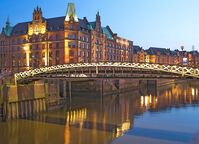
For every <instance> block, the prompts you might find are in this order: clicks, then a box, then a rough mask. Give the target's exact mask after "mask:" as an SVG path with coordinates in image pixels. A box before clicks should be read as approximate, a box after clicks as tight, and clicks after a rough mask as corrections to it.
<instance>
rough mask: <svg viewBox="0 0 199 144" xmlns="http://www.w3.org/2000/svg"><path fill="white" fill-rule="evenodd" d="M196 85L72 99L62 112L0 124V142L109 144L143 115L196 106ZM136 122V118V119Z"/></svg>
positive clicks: (197, 96)
mask: <svg viewBox="0 0 199 144" xmlns="http://www.w3.org/2000/svg"><path fill="white" fill-rule="evenodd" d="M198 86H199V83H196V82H192V83H184V84H175V85H169V86H164V87H160V88H156V87H154V86H148V88H147V89H141V90H134V91H131V92H127V93H123V94H115V95H111V96H103V97H100V96H91V95H89V93H88V94H87V96H73V98H72V103H70V101H68V102H67V104H66V107H65V108H64V109H61V110H58V111H52V112H48V113H44V114H41V115H37V116H34V117H32V118H28V119H26V120H17V121H13V122H7V123H0V140H1V141H0V143H1V142H2V143H12V144H15V143H16V144H25V143H30V144H36V143H48V144H51V143H52V144H54V143H60V144H62V143H63V144H85V143H95V144H108V143H111V141H112V140H113V139H115V138H116V137H119V136H121V135H123V134H124V133H125V132H126V131H128V130H129V129H133V128H134V123H135V120H137V118H139V117H142V115H143V114H144V113H145V112H150V113H162V112H164V111H170V110H171V108H173V107H174V108H178V109H179V108H181V107H187V106H193V107H197V106H198V102H199V95H198ZM138 121H139V119H138Z"/></svg>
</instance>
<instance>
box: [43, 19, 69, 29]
mask: <svg viewBox="0 0 199 144" xmlns="http://www.w3.org/2000/svg"><path fill="white" fill-rule="evenodd" d="M46 21H47V30H48V31H56V30H63V29H64V21H65V17H64V16H62V17H56V18H49V19H46Z"/></svg>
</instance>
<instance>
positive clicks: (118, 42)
mask: <svg viewBox="0 0 199 144" xmlns="http://www.w3.org/2000/svg"><path fill="white" fill-rule="evenodd" d="M132 49H133V42H132V41H129V40H127V39H124V38H121V37H118V36H117V34H115V33H113V32H112V30H111V28H110V27H109V26H106V27H102V26H101V19H100V14H99V12H98V13H97V14H96V20H95V21H94V22H89V21H88V20H87V18H86V17H84V18H83V19H79V18H78V17H77V15H76V11H75V6H74V4H73V3H69V4H68V8H67V12H66V16H63V17H56V18H48V19H47V18H44V17H43V13H42V10H41V8H39V7H37V8H36V9H34V12H33V19H32V21H30V22H23V23H18V24H16V25H15V26H13V27H12V26H11V25H10V22H9V19H8V20H7V22H6V26H5V28H3V29H2V32H1V34H0V70H1V72H3V71H5V72H7V71H12V72H16V71H23V70H27V69H30V68H37V67H43V66H52V65H59V64H66V63H78V62H107V61H113V62H114V61H119V62H120V61H121V62H125V61H126V62H131V61H132V55H133V54H132V52H133V51H132Z"/></svg>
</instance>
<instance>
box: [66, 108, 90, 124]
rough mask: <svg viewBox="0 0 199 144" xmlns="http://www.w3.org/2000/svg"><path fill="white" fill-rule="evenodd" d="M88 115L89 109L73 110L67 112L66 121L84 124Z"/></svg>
mask: <svg viewBox="0 0 199 144" xmlns="http://www.w3.org/2000/svg"><path fill="white" fill-rule="evenodd" d="M86 117H87V109H86V108H84V109H79V110H73V111H70V112H67V113H66V122H67V123H70V124H71V123H72V124H74V123H80V124H82V125H83V121H85V120H86Z"/></svg>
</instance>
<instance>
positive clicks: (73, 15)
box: [65, 3, 78, 22]
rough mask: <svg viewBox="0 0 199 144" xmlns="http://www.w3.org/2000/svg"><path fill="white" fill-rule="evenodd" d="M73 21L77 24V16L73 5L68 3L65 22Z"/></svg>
mask: <svg viewBox="0 0 199 144" xmlns="http://www.w3.org/2000/svg"><path fill="white" fill-rule="evenodd" d="M70 20H74V21H75V22H78V18H77V14H76V11H75V5H74V4H73V3H68V9H67V12H66V18H65V21H70Z"/></svg>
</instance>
